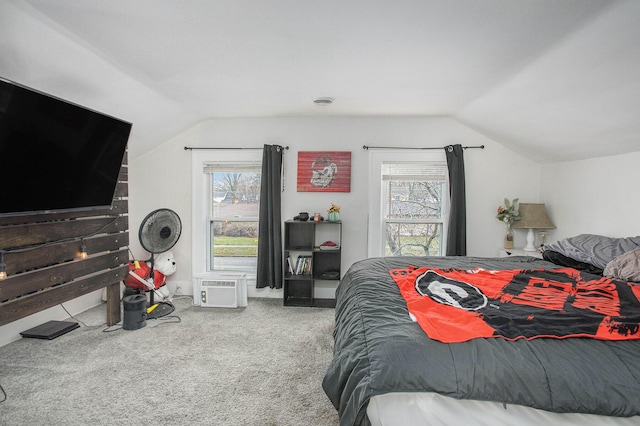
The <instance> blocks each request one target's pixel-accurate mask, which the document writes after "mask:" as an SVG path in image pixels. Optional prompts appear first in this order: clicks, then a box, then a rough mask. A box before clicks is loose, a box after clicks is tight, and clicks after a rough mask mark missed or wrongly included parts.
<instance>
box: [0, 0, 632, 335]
mask: <svg viewBox="0 0 640 426" xmlns="http://www.w3.org/2000/svg"><path fill="white" fill-rule="evenodd" d="M441 3H442V2H427V5H428V6H419V5H417V3H412V4H411V5H410V6H407V8H408V9H407V10H404V11H399V10H398V9H395V8H392V9H388V8H387V7H388V6H387V7H385V5H384V4H382V3H381V4H376V7H370V6H365V5H363V3H362V2H355V3H353V4H351V5H349V6H348V7H346V6H344V5H342V4H341V3H336V2H332V3H326V4H325V6H324V7H321V8H318V10H316V9H314V10H313V12H314V13H317V14H318V16H319V17H322V18H323V19H321V20H320V19H319V20H318V21H320V22H321V23H322V24H323V25H327V27H326V28H325V27H321V28H315V27H314V24H315V25H319V23H318V21H315V20H311V19H310V18H309V15H308V11H307V12H306V13H305V11H304V10H298V9H296V8H291V9H288V8H287V7H290V6H291V4H290V2H282V3H281V4H279V6H280V7H282V8H286V9H280V12H278V10H277V9H271V8H268V10H263V9H260V8H258V9H255V5H253V4H252V3H251V2H240V3H238V4H239V6H237V8H236V7H231V6H229V5H226V4H225V5H224V6H220V7H221V8H222V9H220V10H219V11H216V12H217V13H219V14H220V15H223V16H224V15H225V14H226V15H227V16H233V17H236V18H237V19H238V21H241V20H242V19H249V18H251V17H253V18H254V20H256V21H258V20H257V18H256V16H260V17H262V16H265V17H268V19H272V20H274V21H275V22H276V23H277V27H278V28H281V30H279V31H276V32H275V33H269V32H268V31H266V27H269V26H274V25H272V24H268V22H269V21H268V19H267V18H265V21H264V22H262V21H260V22H262V23H261V24H260V25H258V24H257V23H256V22H254V25H256V26H257V28H255V30H257V31H262V33H264V34H268V36H267V37H265V38H258V39H252V38H250V36H247V35H243V34H239V35H238V36H237V37H239V38H238V39H237V41H236V42H235V43H237V45H233V43H231V42H229V41H228V38H226V37H227V36H225V34H233V30H234V28H231V27H232V25H228V24H227V23H226V22H227V21H229V20H228V19H222V18H219V19H218V20H216V21H213V22H214V23H215V25H214V24H211V23H207V22H203V20H201V19H198V14H197V13H196V12H194V13H188V11H180V12H181V15H180V16H183V19H181V20H177V21H178V22H174V23H172V20H171V19H169V18H167V17H163V14H167V13H168V14H175V12H176V10H175V9H174V7H176V6H175V5H172V3H166V4H165V5H164V7H162V8H161V7H158V6H156V5H154V6H151V5H149V4H147V3H139V4H138V5H137V6H135V7H133V6H128V7H132V10H129V11H127V12H128V14H125V13H124V11H125V10H126V9H122V10H120V11H114V10H113V9H112V8H111V7H112V6H108V5H107V4H106V3H98V4H97V5H96V6H95V7H96V9H94V10H91V9H87V10H84V9H83V10H79V9H78V8H77V3H76V2H74V1H67V2H63V3H61V2H57V4H56V5H55V7H53V6H51V5H50V4H48V2H46V1H17V0H16V1H13V0H11V1H5V2H3V4H2V6H1V7H2V13H1V14H0V16H1V17H0V24H1V25H0V28H1V29H0V34H1V35H2V40H3V44H2V47H1V52H2V55H1V57H0V75H1V76H3V77H5V78H9V79H12V80H15V81H19V82H21V83H24V84H26V85H29V86H31V87H36V88H38V89H40V90H43V91H46V92H49V93H54V94H56V95H58V96H61V97H63V98H66V99H70V100H73V101H76V102H78V103H80V104H84V105H89V106H91V107H93V108H96V109H99V110H104V111H107V112H109V113H112V114H114V115H116V116H119V117H122V118H123V119H127V120H129V121H132V122H134V128H135V129H136V132H134V136H133V137H132V139H131V141H130V155H129V168H130V172H129V173H130V178H129V179H130V181H129V185H130V188H129V191H130V194H129V197H130V207H129V209H130V213H129V214H130V223H129V229H130V230H136V229H137V227H138V226H139V224H140V222H141V220H142V218H143V217H144V216H145V215H146V214H147V213H148V212H149V211H151V210H152V209H154V208H158V207H168V208H172V209H174V210H175V211H177V212H178V213H179V214H180V216H181V218H182V219H183V222H184V223H183V225H184V228H185V229H187V230H188V229H191V227H192V223H191V220H192V219H191V217H192V214H191V206H192V199H191V195H190V194H191V156H190V153H189V152H186V151H185V150H184V149H183V148H184V146H225V147H227V146H250V147H255V146H261V145H262V144H264V143H277V144H281V145H287V146H289V147H290V150H289V151H288V152H287V153H285V192H284V193H283V206H284V207H283V219H286V218H292V217H293V216H295V215H296V214H297V213H298V212H300V211H310V212H313V211H323V210H325V209H326V208H327V207H328V206H329V205H330V204H331V203H333V202H335V203H337V204H339V205H340V206H341V207H342V220H343V222H344V224H345V229H344V236H343V239H344V241H345V243H344V245H345V253H344V255H343V270H345V271H346V269H347V267H348V266H349V265H351V264H352V263H354V262H355V261H357V260H360V259H363V258H365V257H367V255H368V252H367V209H365V208H363V206H366V205H367V199H368V186H369V185H368V176H367V170H368V153H367V152H366V151H364V150H363V149H362V146H363V145H372V146H376V145H381V146H388V145H393V146H412V147H424V146H429V147H433V146H436V147H441V146H444V145H447V144H450V143H461V144H463V145H470V146H473V145H484V146H485V149H484V150H469V151H466V152H465V162H466V164H465V165H466V173H467V197H468V198H467V207H468V216H467V220H468V222H467V228H468V253H469V254H470V255H475V256H488V257H490V256H495V255H496V253H497V251H498V249H499V248H500V246H501V242H502V232H503V227H502V225H501V224H500V223H499V222H498V221H496V220H495V217H494V216H495V209H496V207H497V206H498V205H499V204H501V202H502V200H503V198H504V197H509V198H515V197H519V198H520V199H521V200H522V201H527V202H543V203H545V204H546V205H547V208H548V211H549V215H550V216H551V218H552V219H553V221H554V223H555V225H556V226H557V228H556V229H555V230H553V231H552V232H550V234H549V239H559V238H563V237H568V236H572V235H576V234H579V233H583V232H590V233H597V234H602V235H609V236H616V237H623V236H634V235H637V234H640V226H638V225H637V223H636V221H635V220H634V219H636V216H637V215H636V214H635V212H636V211H637V209H638V208H640V199H639V198H638V197H637V195H636V192H637V191H635V187H634V185H635V182H637V181H638V178H640V172H639V171H638V169H637V164H638V162H639V161H640V131H639V130H638V125H639V124H638V122H637V112H638V111H639V110H640V106H639V105H638V102H639V101H638V99H640V96H638V95H639V93H638V90H639V89H638V87H639V85H638V77H637V76H638V75H640V72H639V71H640V69H639V68H640V58H639V57H638V55H639V54H638V52H637V49H635V48H634V46H635V44H636V41H637V40H638V39H639V38H640V36H639V34H638V30H637V29H636V28H635V25H632V24H633V23H634V22H636V21H637V20H636V19H635V18H637V17H638V13H639V12H638V6H637V5H636V4H635V2H629V1H614V2H610V1H606V2H605V1H590V2H573V1H567V2H549V1H533V2H531V4H533V6H532V8H531V10H530V11H522V10H521V11H520V13H516V12H517V11H514V10H511V9H508V3H510V2H502V1H489V2H487V3H488V4H489V7H487V8H486V10H485V11H483V10H477V9H474V8H473V6H472V5H471V3H475V2H457V3H456V2H453V3H455V4H456V6H455V7H454V6H452V7H451V8H447V9H445V10H444V11H442V13H443V14H444V15H443V16H441V17H440V18H437V17H434V18H433V21H428V23H429V25H424V26H423V25H421V22H420V20H419V19H417V18H415V17H416V16H424V15H425V14H426V12H425V11H424V10H422V9H421V7H425V8H427V7H429V8H433V9H432V10H429V11H430V12H433V11H435V10H438V8H439V7H440V6H441ZM448 4H449V2H448ZM248 5H251V7H249V6H248ZM120 6H121V7H123V8H124V6H122V5H120ZM343 8H344V9H343ZM412 8H418V11H419V12H421V13H412ZM505 8H506V9H505ZM480 9H482V8H480ZM243 10H244V11H243ZM246 10H253V11H254V13H255V14H253V13H248V12H247V11H246ZM283 10H284V11H283ZM338 11H339V12H338ZM363 11H366V12H367V13H365V14H364V16H363V15H362V14H361V12H363ZM120 12H122V14H121V13H120ZM94 13H95V14H99V15H101V16H103V17H104V20H97V19H96V18H95V15H93V14H94ZM483 13H484V14H483ZM510 13H514V14H515V15H514V16H516V17H517V18H518V19H515V20H513V21H508V20H506V19H505V16H509V14H510ZM123 15H127V16H123ZM433 16H435V13H433ZM477 16H481V17H482V18H483V19H480V18H478V17H477ZM134 17H138V20H135V19H134ZM453 17H456V18H457V19H456V20H455V22H457V24H458V25H460V26H459V27H456V29H457V30H458V32H453V31H452V30H450V29H445V28H443V27H446V26H447V24H451V22H453V20H452V18H453ZM365 18H366V19H365ZM386 18H389V20H388V21H387V19H386ZM412 18H413V19H412ZM209 19H213V18H212V17H209ZM423 19H426V18H423ZM438 19H440V20H441V21H438ZM351 20H353V21H351ZM291 21H293V22H299V24H298V25H291ZM369 21H370V22H369ZM416 21H418V22H416ZM246 22H250V21H246ZM351 22H358V25H356V26H355V28H353V27H351V26H350V25H349V24H350V23H351ZM407 22H408V23H411V25H408V24H407V25H406V26H405V25H404V24H405V23H407ZM479 22H485V23H487V24H486V25H478V23H479ZM83 23H85V24H86V23H91V25H90V26H91V27H95V29H97V30H98V31H99V33H98V34H96V33H93V32H91V31H90V30H91V28H87V26H86V25H83ZM158 23H162V24H163V25H158ZM164 24H166V25H169V24H173V25H176V27H175V30H173V31H169V33H172V37H164V36H163V33H164V32H165V30H164V28H165V27H164ZM383 24H384V25H383ZM236 25H237V24H236ZM369 25H371V26H369ZM249 26H250V25H249ZM360 26H362V27H360ZM493 26H495V29H492V27H493ZM206 27H210V28H213V29H214V30H215V31H216V32H214V33H213V34H212V35H209V36H206V37H203V36H202V35H200V33H199V32H198V31H203V28H206ZM240 27H241V28H239V29H238V31H240V30H242V29H245V30H247V29H246V28H244V26H240ZM309 27H311V28H313V31H310V32H304V35H305V37H306V38H301V39H300V40H294V41H295V43H294V42H293V41H290V42H289V43H285V41H286V40H290V39H291V38H294V39H295V37H292V35H293V34H300V33H299V32H300V31H301V30H303V29H304V28H309ZM425 28H432V29H433V30H432V31H433V32H430V31H427V30H426V29H425ZM540 28H544V29H545V30H544V31H541V30H540ZM25 29H28V31H25ZM110 29H112V30H113V31H109V30H110ZM140 29H142V30H140ZM401 29H402V30H401ZM471 30H475V31H481V32H480V33H479V34H481V36H476V33H471V34H470V31H471ZM140 31H144V36H142V35H141V34H140ZM114 32H115V33H114ZM373 34H378V36H377V37H373ZM439 34H443V35H442V36H441V37H438V35H439ZM504 34H512V36H510V37H504ZM351 36H353V37H354V38H355V39H354V41H353V42H352V43H344V42H345V40H348V39H349V38H350V37H351ZM243 37H244V38H243ZM421 37H422V38H424V39H419V38H421ZM426 39H427V40H432V41H431V42H432V43H433V45H430V44H426V46H425V43H426V41H425V40H426ZM198 40H209V43H210V45H209V46H200V45H199V44H198ZM469 40H473V41H474V43H472V44H469ZM270 43H273V44H270ZM228 44H229V45H231V46H227V45H228ZM280 44H281V45H282V47H281V48H277V47H275V46H278V45H280ZM343 45H344V47H341V46H343ZM309 46H316V48H315V49H311V48H310V47H309ZM440 46H446V47H448V48H450V49H451V51H453V52H454V53H457V54H456V55H454V54H452V53H451V54H446V53H445V52H441V51H440V50H439V49H438V48H439V47H440ZM487 46H489V47H487ZM189 47H192V49H190V48H189ZM243 49H247V50H246V51H244V50H243ZM210 51H213V52H219V54H217V55H211V54H210V53H209V52H210ZM234 52H238V54H234ZM245 52H246V53H245ZM305 52H306V53H305ZM363 52H365V53H366V52H368V53H366V54H364V53H363ZM415 52H424V55H420V56H422V57H423V59H422V60H420V61H418V59H416V58H415V57H416V56H418V55H416V54H415ZM303 53H305V54H306V55H308V56H303V57H304V58H306V62H304V61H301V62H304V63H302V64H296V63H295V62H296V61H295V57H296V55H302V54H303ZM120 54H121V55H122V56H120ZM245 55H246V56H245ZM361 55H363V56H361ZM389 55H390V58H391V59H392V60H383V59H381V58H386V57H387V56H389ZM238 56H241V58H238ZM369 56H371V57H369ZM431 56H433V58H434V59H433V62H431V61H426V60H425V59H424V57H431ZM346 57H352V58H354V59H353V60H352V61H346V60H345V58H346ZM219 58H224V59H226V60H228V61H231V62H232V64H233V65H232V66H230V67H229V68H228V69H219V68H218V67H217V64H218V63H219V62H222V60H220V59H219ZM161 59H162V60H161ZM233 60H235V62H233ZM413 60H416V61H418V62H415V63H414V62H412V61H413ZM156 61H158V62H156ZM405 62H406V63H409V64H411V65H410V66H405V65H403V64H404V63H405ZM255 63H261V64H264V65H263V66H262V67H258V70H254V69H252V68H253V64H255ZM435 65H438V66H442V67H444V68H442V69H441V70H440V71H438V72H435V71H433V69H434V68H436V69H437V68H438V67H436V66H435ZM284 70H291V71H290V72H284ZM415 70H418V71H415ZM471 70H473V71H471ZM585 70H586V71H585ZM225 72H226V73H228V74H225ZM294 73H295V74H294ZM296 76H298V78H300V77H301V76H304V77H305V78H304V79H296V78H295V77H296ZM365 76H366V77H367V78H366V79H365ZM399 80H403V81H404V82H405V83H404V84H400V83H401V82H399ZM460 81H464V84H459V82H460ZM264 82H267V83H268V86H269V87H266V88H261V84H260V83H262V84H264ZM356 82H362V84H361V85H358V84H355V83H356ZM187 83H189V84H187ZM416 88H419V90H417V89H416ZM342 93H344V95H342ZM294 96H296V97H297V98H296V99H294V101H295V102H296V104H295V106H291V107H290V106H288V105H287V102H290V101H291V98H292V97H294ZM318 96H332V97H335V102H334V103H333V104H332V105H329V106H327V107H317V106H316V105H314V104H313V99H314V98H316V97H318ZM213 99H215V100H216V101H215V102H213V101H212V100H213ZM183 101H185V102H186V101H188V102H189V103H187V104H185V105H186V106H184V105H181V102H183ZM262 111H267V112H262ZM311 150H323V151H324V150H326V151H336V150H340V151H350V152H351V153H352V161H353V163H352V170H353V174H352V182H351V184H352V189H351V192H350V193H348V194H323V195H322V196H321V197H318V196H313V195H310V194H307V193H297V192H296V190H295V171H296V160H297V156H296V153H297V152H298V151H311ZM149 165H152V166H149ZM594 200H595V201H594ZM131 240H132V248H133V250H134V252H137V253H139V252H140V251H141V248H140V247H139V246H136V238H132V239H131ZM523 244H524V234H523V233H517V234H516V245H517V246H522V245H523ZM346 248H348V251H347V250H346ZM175 252H176V259H177V262H178V264H179V265H181V267H180V268H179V269H178V272H177V273H176V275H175V276H174V277H172V279H171V282H170V284H171V285H172V286H175V287H176V288H177V287H181V289H182V291H184V293H185V294H189V293H190V291H189V290H190V288H191V285H192V279H191V268H189V267H188V266H186V265H190V263H191V259H192V257H193V253H192V248H191V235H189V232H185V234H184V236H183V237H182V238H181V240H180V241H179V243H178V245H177V246H176V248H175ZM182 265H184V266H182ZM249 290H250V295H251V296H254V297H281V295H280V294H278V293H277V292H274V291H270V290H268V291H258V290H256V289H251V287H250V289H249ZM98 300H99V296H96V295H92V296H91V297H85V298H83V299H82V300H78V301H74V302H73V303H72V304H71V307H72V309H73V310H74V311H75V312H80V311H82V310H85V309H87V308H88V307H91V306H93V304H95V303H97V302H98ZM61 314H62V313H61V312H60V311H59V310H56V311H54V312H51V318H52V319H60V318H54V317H56V316H59V315H61ZM25 321H26V322H25ZM35 321H37V322H34V321H32V322H28V321H27V320H23V321H21V322H19V323H18V324H10V325H7V326H3V327H2V329H0V333H1V334H2V336H3V337H4V336H11V337H10V339H15V338H16V336H17V333H18V332H19V331H22V330H24V329H25V328H28V327H29V326H33V325H37V324H38V323H40V322H42V321H43V318H42V317H39V318H38V319H37V320H35ZM3 343H6V342H3Z"/></svg>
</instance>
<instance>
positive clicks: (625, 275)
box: [604, 249, 640, 282]
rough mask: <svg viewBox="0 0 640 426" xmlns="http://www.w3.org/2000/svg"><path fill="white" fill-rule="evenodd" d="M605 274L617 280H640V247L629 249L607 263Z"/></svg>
mask: <svg viewBox="0 0 640 426" xmlns="http://www.w3.org/2000/svg"><path fill="white" fill-rule="evenodd" d="M604 276H605V277H608V278H614V279H616V280H622V281H634V282H640V249H636V250H632V251H629V252H627V253H625V254H623V255H622V256H618V257H616V258H615V259H613V260H612V261H611V262H609V263H607V266H606V267H605V268H604Z"/></svg>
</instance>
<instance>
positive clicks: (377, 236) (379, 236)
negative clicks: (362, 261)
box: [367, 149, 450, 257]
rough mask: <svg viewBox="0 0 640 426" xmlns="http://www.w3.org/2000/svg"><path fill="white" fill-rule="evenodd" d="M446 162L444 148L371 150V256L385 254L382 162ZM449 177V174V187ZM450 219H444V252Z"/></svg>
mask: <svg viewBox="0 0 640 426" xmlns="http://www.w3.org/2000/svg"><path fill="white" fill-rule="evenodd" d="M394 161H395V162H402V161H411V162H420V161H425V162H445V163H446V161H447V157H446V154H445V152H444V149H443V150H442V151H418V150H416V151H410V153H407V151H406V150H402V151H400V150H386V149H385V150H375V151H369V223H368V241H367V252H368V256H369V257H380V256H384V244H383V235H384V209H383V200H382V174H381V173H382V163H383V162H394ZM448 186H449V177H448V176H447V187H448ZM444 195H445V196H446V197H447V201H446V205H445V211H444V214H445V215H447V216H448V214H449V211H448V210H449V207H448V206H449V204H450V203H449V200H448V197H449V193H448V192H447V193H446V194H444ZM447 228H448V220H445V221H444V227H443V231H442V232H443V241H442V242H441V244H442V250H443V251H442V252H443V253H446V249H447V248H446V244H447V241H446V236H447V232H448V229H447Z"/></svg>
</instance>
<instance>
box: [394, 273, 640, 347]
mask: <svg viewBox="0 0 640 426" xmlns="http://www.w3.org/2000/svg"><path fill="white" fill-rule="evenodd" d="M389 273H390V275H391V277H392V278H393V279H394V281H395V282H396V283H397V284H398V286H399V288H400V292H401V294H402V297H403V298H404V299H405V301H406V302H407V308H408V310H409V313H410V315H411V316H412V318H413V319H414V320H415V321H417V322H418V324H419V325H420V327H421V328H422V329H423V330H424V332H425V333H427V335H428V336H429V337H430V338H432V339H436V340H439V341H441V342H445V343H455V342H465V341H467V340H470V339H474V338H478V337H501V338H505V339H509V340H516V339H521V338H525V339H534V338H537V337H553V338H567V337H591V338H595V339H602V340H630V339H640V301H639V299H640V286H638V285H635V284H631V283H626V282H622V281H615V280H611V279H609V278H599V279H594V278H595V277H594V276H593V275H585V276H583V275H581V273H580V271H578V270H575V269H572V268H558V269H553V270H543V269H538V270H520V269H515V270H487V269H482V268H476V269H473V270H462V269H437V268H429V267H416V266H410V267H408V268H401V269H392V270H390V271H389ZM585 277H586V278H585Z"/></svg>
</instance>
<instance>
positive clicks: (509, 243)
mask: <svg viewBox="0 0 640 426" xmlns="http://www.w3.org/2000/svg"><path fill="white" fill-rule="evenodd" d="M504 248H506V249H512V248H513V229H511V224H510V223H507V231H506V233H505V235H504Z"/></svg>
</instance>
